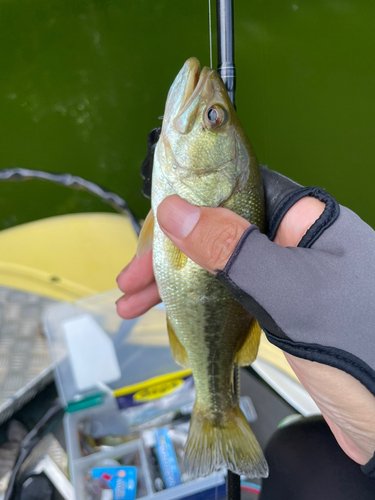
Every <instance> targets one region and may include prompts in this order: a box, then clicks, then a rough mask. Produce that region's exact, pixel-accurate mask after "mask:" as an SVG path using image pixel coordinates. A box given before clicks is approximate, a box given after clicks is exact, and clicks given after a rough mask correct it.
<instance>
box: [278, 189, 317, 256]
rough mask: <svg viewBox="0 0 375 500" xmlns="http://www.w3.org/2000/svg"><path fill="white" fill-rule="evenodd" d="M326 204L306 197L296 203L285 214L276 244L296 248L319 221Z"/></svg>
mask: <svg viewBox="0 0 375 500" xmlns="http://www.w3.org/2000/svg"><path fill="white" fill-rule="evenodd" d="M324 208H325V203H323V202H321V201H319V200H317V199H316V198H312V197H311V196H306V197H305V198H301V199H300V200H299V201H297V203H295V204H294V205H293V206H292V207H291V208H290V209H289V210H288V212H287V213H286V214H285V216H284V218H283V220H282V221H281V223H280V226H279V228H278V230H277V233H276V237H275V239H274V242H275V243H277V244H278V245H280V246H282V247H296V246H297V245H298V243H299V242H300V241H301V239H302V237H303V236H304V234H305V233H306V231H307V230H308V229H309V227H310V226H312V225H313V224H314V222H315V221H316V220H317V219H319V217H320V216H321V214H322V212H323V210H324Z"/></svg>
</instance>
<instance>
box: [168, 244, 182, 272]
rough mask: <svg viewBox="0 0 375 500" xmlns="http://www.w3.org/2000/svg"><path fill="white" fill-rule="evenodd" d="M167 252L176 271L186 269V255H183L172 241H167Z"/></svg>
mask: <svg viewBox="0 0 375 500" xmlns="http://www.w3.org/2000/svg"><path fill="white" fill-rule="evenodd" d="M165 251H166V254H167V255H168V258H169V261H170V262H171V264H172V266H173V269H175V270H176V271H180V270H181V269H183V268H184V267H185V265H186V262H187V257H186V255H185V254H184V253H182V252H181V250H180V249H179V248H177V247H176V245H174V244H173V243H172V242H171V240H168V239H167V240H166V242H165Z"/></svg>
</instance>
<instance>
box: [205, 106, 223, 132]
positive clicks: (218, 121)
mask: <svg viewBox="0 0 375 500" xmlns="http://www.w3.org/2000/svg"><path fill="white" fill-rule="evenodd" d="M224 119H225V114H224V110H223V109H222V108H221V107H220V106H216V105H215V106H210V107H209V108H208V110H207V121H208V123H209V125H210V126H211V127H220V125H222V124H223V123H224Z"/></svg>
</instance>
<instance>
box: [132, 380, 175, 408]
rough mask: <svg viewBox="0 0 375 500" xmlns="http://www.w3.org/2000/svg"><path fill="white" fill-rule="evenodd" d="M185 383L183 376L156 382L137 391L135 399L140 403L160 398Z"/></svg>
mask: <svg viewBox="0 0 375 500" xmlns="http://www.w3.org/2000/svg"><path fill="white" fill-rule="evenodd" d="M183 383H184V381H183V380H182V379H181V378H178V379H175V380H169V381H168V382H161V383H160V384H155V385H152V386H151V387H146V388H145V389H141V390H140V391H138V392H136V393H135V394H134V396H133V399H134V401H138V402H140V403H141V402H143V401H152V400H153V399H159V398H162V397H163V396H166V395H167V394H170V393H171V392H173V391H175V390H176V389H177V388H178V387H181V386H182V384H183Z"/></svg>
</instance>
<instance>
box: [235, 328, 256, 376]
mask: <svg viewBox="0 0 375 500" xmlns="http://www.w3.org/2000/svg"><path fill="white" fill-rule="evenodd" d="M261 331H262V330H261V328H260V326H259V323H258V321H257V320H256V319H253V320H252V322H251V325H250V330H249V333H248V334H247V337H246V339H245V342H244V343H243V344H242V346H241V347H240V349H239V350H238V351H237V354H236V357H235V360H234V362H235V363H236V365H238V366H248V365H251V363H252V362H253V361H255V358H256V357H257V354H258V347H259V342H260V334H261Z"/></svg>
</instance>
